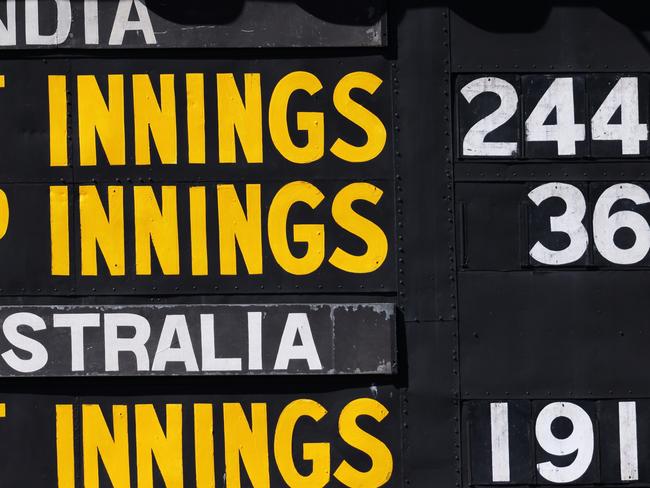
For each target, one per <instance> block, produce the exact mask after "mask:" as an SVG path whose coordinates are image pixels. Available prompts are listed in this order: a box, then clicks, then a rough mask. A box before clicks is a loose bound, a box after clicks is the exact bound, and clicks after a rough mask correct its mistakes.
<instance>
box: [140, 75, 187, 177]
mask: <svg viewBox="0 0 650 488" xmlns="http://www.w3.org/2000/svg"><path fill="white" fill-rule="evenodd" d="M133 124H134V126H135V128H134V132H135V164H151V148H150V147H149V131H150V130H151V135H152V136H153V140H154V142H155V144H156V149H157V150H158V155H159V156H160V161H161V162H162V163H163V164H176V161H177V159H178V153H177V147H176V144H177V143H176V95H175V92H174V75H160V104H158V100H157V98H156V94H155V93H154V90H153V86H151V80H150V79H149V75H133Z"/></svg>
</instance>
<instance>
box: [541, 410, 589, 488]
mask: <svg viewBox="0 0 650 488" xmlns="http://www.w3.org/2000/svg"><path fill="white" fill-rule="evenodd" d="M560 417H565V418H567V419H569V420H570V421H571V424H572V426H573V430H572V431H571V434H570V435H569V436H568V437H566V438H564V439H560V438H558V437H556V436H555V435H554V434H553V432H552V431H551V424H552V423H553V421H554V420H555V419H557V418H560ZM535 437H536V438H537V443H538V444H539V447H541V448H542V449H543V450H544V451H546V452H547V453H549V454H552V455H553V456H569V455H572V454H574V453H575V457H574V459H573V462H571V463H570V464H568V465H566V466H564V465H562V466H556V465H555V464H553V462H552V461H546V462H543V463H538V464H537V471H538V472H539V474H540V475H542V477H544V478H545V479H547V480H548V481H550V482H552V483H571V482H572V481H575V480H577V479H578V478H580V477H581V476H582V475H584V474H585V473H586V472H587V469H589V465H590V464H591V460H592V458H593V455H594V427H593V425H592V422H591V419H590V418H589V414H587V412H585V411H584V409H582V408H580V407H579V406H578V405H576V404H575V403H568V402H555V403H551V404H549V405H546V406H545V407H544V408H543V409H542V411H541V412H540V413H539V416H538V417H537V422H535Z"/></svg>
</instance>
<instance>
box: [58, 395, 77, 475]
mask: <svg viewBox="0 0 650 488" xmlns="http://www.w3.org/2000/svg"><path fill="white" fill-rule="evenodd" d="M56 474H57V479H58V486H59V488H74V486H75V477H74V420H73V414H72V405H57V406H56Z"/></svg>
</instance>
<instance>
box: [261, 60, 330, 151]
mask: <svg viewBox="0 0 650 488" xmlns="http://www.w3.org/2000/svg"><path fill="white" fill-rule="evenodd" d="M322 88H323V85H322V84H321V82H320V80H319V79H318V78H316V76H314V75H313V74H311V73H308V72H306V71H295V72H293V73H289V74H288V75H287V76H285V77H284V78H282V79H281V80H280V81H279V82H278V84H277V85H276V87H275V90H273V95H271V102H270V104H269V130H270V132H271V139H273V144H275V147H276V149H277V150H278V151H279V152H280V154H282V156H284V157H285V158H287V159H288V160H289V161H291V162H293V163H312V162H314V161H316V160H318V159H320V158H322V157H323V153H324V151H325V127H324V124H325V119H324V117H323V114H322V113H321V112H298V114H297V115H296V117H297V124H298V125H297V126H298V130H303V131H306V132H307V144H306V145H305V146H304V147H298V146H296V145H295V144H294V143H293V141H292V140H291V134H289V125H288V123H287V117H288V114H287V111H288V109H289V100H290V98H291V95H293V93H294V92H296V91H298V90H303V91H306V92H307V93H309V94H310V95H314V94H315V93H317V92H319V91H320V90H321V89H322Z"/></svg>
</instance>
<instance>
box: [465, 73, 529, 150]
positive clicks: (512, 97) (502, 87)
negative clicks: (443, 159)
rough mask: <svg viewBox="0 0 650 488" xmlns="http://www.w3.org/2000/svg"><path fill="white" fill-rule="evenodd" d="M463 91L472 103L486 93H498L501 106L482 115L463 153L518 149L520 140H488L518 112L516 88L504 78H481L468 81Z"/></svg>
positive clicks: (466, 140) (468, 136)
mask: <svg viewBox="0 0 650 488" xmlns="http://www.w3.org/2000/svg"><path fill="white" fill-rule="evenodd" d="M460 93H461V94H462V95H463V96H464V97H465V100H467V102H468V103H471V102H472V100H474V98H475V97H477V96H478V95H480V94H482V93H495V94H496V95H497V96H498V97H499V100H500V104H499V107H498V108H497V109H496V110H495V111H494V112H492V113H491V114H490V115H488V116H486V117H484V118H482V119H481V120H479V121H478V122H477V123H476V124H474V125H473V126H472V128H471V129H470V130H469V131H468V132H467V134H466V135H465V138H464V139H463V156H512V155H516V153H517V143H516V142H485V137H486V136H487V135H488V134H489V133H490V132H493V131H494V130H496V129H498V128H499V127H501V126H502V125H503V124H505V123H506V122H508V120H510V119H511V118H512V116H513V115H514V114H515V113H516V112H517V104H518V97H517V91H516V90H515V88H514V87H513V86H512V85H511V84H510V83H508V82H507V81H505V80H502V79H501V78H493V77H491V78H478V79H476V80H472V81H470V82H469V83H468V84H467V85H465V86H464V87H463V88H462V89H461V90H460Z"/></svg>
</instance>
